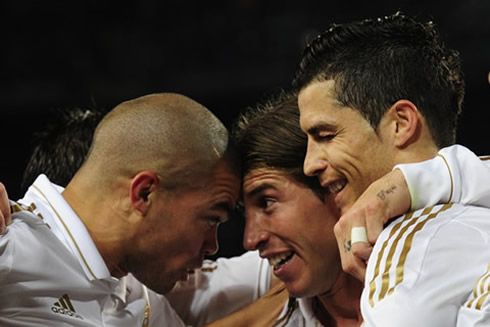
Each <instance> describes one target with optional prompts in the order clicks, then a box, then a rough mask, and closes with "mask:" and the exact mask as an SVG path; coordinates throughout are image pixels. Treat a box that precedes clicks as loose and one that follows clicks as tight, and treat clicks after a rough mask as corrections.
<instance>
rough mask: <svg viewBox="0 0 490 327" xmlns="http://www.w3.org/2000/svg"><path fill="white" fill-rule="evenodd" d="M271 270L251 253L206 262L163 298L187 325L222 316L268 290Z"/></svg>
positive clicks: (265, 262)
mask: <svg viewBox="0 0 490 327" xmlns="http://www.w3.org/2000/svg"><path fill="white" fill-rule="evenodd" d="M270 277H271V268H270V265H269V263H268V261H267V260H265V259H262V258H260V257H259V254H258V251H251V252H246V253H244V254H242V255H241V256H238V257H234V258H220V259H218V260H216V261H211V260H206V261H205V262H204V264H203V267H202V268H201V269H199V270H196V272H195V273H193V274H190V275H189V279H188V280H187V281H185V282H182V281H180V282H178V283H177V285H176V286H175V287H174V289H173V290H172V291H171V292H170V293H169V294H166V297H167V299H168V301H169V302H170V304H171V305H172V307H173V308H174V310H175V311H176V312H177V313H178V314H179V316H180V317H181V318H182V319H183V320H184V321H185V323H186V324H188V325H191V326H200V325H203V324H205V323H209V322H212V321H215V320H216V319H218V318H221V317H224V316H226V315H228V314H230V313H232V312H234V311H236V310H238V309H240V308H243V307H245V306H246V305H247V304H250V303H252V302H253V301H255V300H256V299H258V298H259V297H261V296H262V295H264V294H265V293H267V291H268V290H269V284H270Z"/></svg>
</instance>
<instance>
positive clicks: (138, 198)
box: [129, 170, 159, 215]
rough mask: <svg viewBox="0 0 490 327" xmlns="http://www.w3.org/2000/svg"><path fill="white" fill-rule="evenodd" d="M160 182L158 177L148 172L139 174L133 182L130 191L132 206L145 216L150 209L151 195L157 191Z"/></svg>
mask: <svg viewBox="0 0 490 327" xmlns="http://www.w3.org/2000/svg"><path fill="white" fill-rule="evenodd" d="M158 182H159V178H158V175H157V174H156V173H154V172H152V171H148V170H145V171H141V172H139V173H138V174H137V175H136V176H135V177H133V179H132V181H131V186H130V191H129V192H130V195H129V196H130V199H131V204H132V205H133V207H134V208H136V210H138V211H139V212H141V213H142V214H143V215H144V214H145V213H146V212H147V211H148V208H149V207H150V204H151V200H150V195H151V193H152V192H153V191H154V190H155V189H156V187H157V185H158Z"/></svg>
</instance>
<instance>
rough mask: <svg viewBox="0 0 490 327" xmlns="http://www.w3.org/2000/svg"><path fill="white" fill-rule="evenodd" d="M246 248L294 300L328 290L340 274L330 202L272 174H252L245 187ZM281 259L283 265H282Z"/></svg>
mask: <svg viewBox="0 0 490 327" xmlns="http://www.w3.org/2000/svg"><path fill="white" fill-rule="evenodd" d="M243 194H244V206H245V210H246V226H245V235H244V246H245V248H247V249H248V250H259V252H260V256H261V257H263V258H267V259H269V263H271V264H273V265H274V274H275V276H276V277H277V278H279V279H280V280H282V281H283V282H284V283H285V285H286V287H287V289H288V292H289V293H290V294H291V295H293V296H297V297H304V296H315V295H318V294H324V293H328V292H330V291H332V289H333V288H334V287H335V286H334V285H336V283H337V282H338V277H339V275H340V274H341V273H342V271H341V265H340V257H339V253H338V249H337V242H336V239H335V237H334V234H333V226H334V224H335V222H336V221H337V217H338V216H337V214H338V213H337V212H336V211H335V205H334V204H333V202H332V201H331V200H330V199H328V197H327V199H326V201H325V202H322V201H321V200H320V199H319V198H318V196H316V195H315V193H314V192H313V191H312V190H311V189H310V188H309V187H307V186H305V185H303V184H301V183H299V182H297V181H295V180H293V179H292V178H291V177H288V176H286V175H285V174H284V173H282V172H280V171H278V170H275V169H267V168H264V169H256V170H252V171H250V172H249V173H248V174H247V175H246V176H245V177H244V182H243ZM281 259H284V260H285V261H282V262H280V263H279V261H281Z"/></svg>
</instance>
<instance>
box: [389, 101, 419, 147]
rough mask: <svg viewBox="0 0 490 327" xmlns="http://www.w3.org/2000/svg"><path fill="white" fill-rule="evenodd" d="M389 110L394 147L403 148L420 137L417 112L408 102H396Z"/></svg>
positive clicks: (413, 105)
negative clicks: (393, 125)
mask: <svg viewBox="0 0 490 327" xmlns="http://www.w3.org/2000/svg"><path fill="white" fill-rule="evenodd" d="M389 110H390V113H391V116H392V119H393V121H394V123H395V131H394V143H395V146H397V147H399V148H405V147H407V146H408V145H410V144H411V143H413V142H414V141H416V140H417V138H418V137H419V136H420V124H419V122H420V121H419V120H420V117H419V111H418V109H417V107H416V106H415V104H413V103H412V102H411V101H408V100H399V101H397V102H396V103H395V104H394V105H393V106H391V108H390V109H389Z"/></svg>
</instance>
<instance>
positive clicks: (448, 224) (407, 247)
mask: <svg viewBox="0 0 490 327" xmlns="http://www.w3.org/2000/svg"><path fill="white" fill-rule="evenodd" d="M482 159H486V158H478V157H477V156H476V155H475V154H474V153H472V152H471V151H469V150H468V149H466V148H464V147H462V146H452V147H448V148H445V149H442V150H441V151H440V152H439V156H438V157H437V158H435V159H432V160H429V161H427V162H422V163H414V164H405V165H399V166H397V167H396V168H400V169H401V170H402V172H403V173H404V175H405V177H406V179H407V184H408V185H409V188H410V192H411V196H412V207H413V206H425V205H433V204H435V203H437V202H441V201H439V200H440V199H442V201H443V202H460V203H463V204H465V203H466V204H472V205H460V204H444V205H437V206H434V207H428V208H425V209H423V210H418V211H415V212H412V213H410V214H407V215H405V216H403V217H400V218H398V219H396V220H394V221H393V222H391V223H390V224H389V226H388V227H387V228H385V229H384V230H383V232H382V233H381V235H380V237H379V238H378V241H377V242H376V244H375V246H374V249H373V253H372V255H371V257H370V259H369V262H368V266H367V272H366V280H365V283H366V284H365V288H364V291H363V293H362V297H361V312H362V315H363V317H364V319H365V326H377V327H383V326H390V327H391V326H402V327H403V326H490V297H488V294H489V293H490V272H489V264H490V210H489V209H488V208H489V207H490V183H489V181H490V169H489V168H490V161H485V160H482ZM421 168H422V169H421ZM477 205H478V206H481V207H478V206H477ZM484 207H486V208H484Z"/></svg>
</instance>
